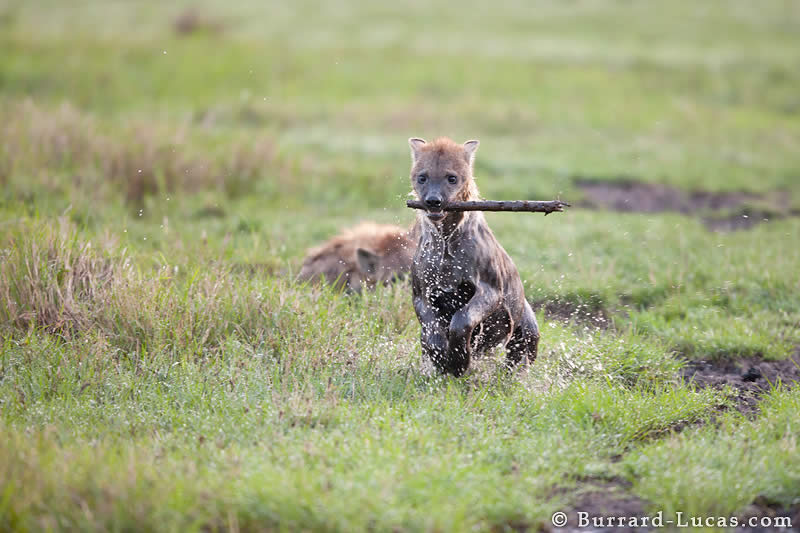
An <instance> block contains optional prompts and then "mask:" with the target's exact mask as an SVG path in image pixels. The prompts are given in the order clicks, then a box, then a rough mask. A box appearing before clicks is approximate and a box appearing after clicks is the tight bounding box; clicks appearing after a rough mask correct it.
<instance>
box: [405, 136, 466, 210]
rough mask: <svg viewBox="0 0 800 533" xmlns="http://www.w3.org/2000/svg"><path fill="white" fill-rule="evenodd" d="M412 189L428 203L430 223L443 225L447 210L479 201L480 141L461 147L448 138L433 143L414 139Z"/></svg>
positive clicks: (410, 142) (426, 204)
mask: <svg viewBox="0 0 800 533" xmlns="http://www.w3.org/2000/svg"><path fill="white" fill-rule="evenodd" d="M408 144H409V145H410V146H411V185H412V187H413V188H414V194H416V196H417V198H418V199H420V200H422V201H423V202H424V203H425V207H426V210H427V213H426V215H427V217H428V220H430V221H431V222H434V223H439V222H441V221H442V220H444V218H445V213H444V212H443V207H444V206H445V205H447V204H448V203H449V202H461V201H469V200H477V199H479V195H478V188H477V186H476V185H475V180H474V178H473V176H472V166H473V162H474V161H475V151H476V150H477V149H478V141H467V142H465V143H464V144H458V143H457V142H454V141H452V140H450V139H448V138H447V137H440V138H438V139H436V140H434V141H431V142H425V141H424V140H423V139H416V138H412V139H409V140H408Z"/></svg>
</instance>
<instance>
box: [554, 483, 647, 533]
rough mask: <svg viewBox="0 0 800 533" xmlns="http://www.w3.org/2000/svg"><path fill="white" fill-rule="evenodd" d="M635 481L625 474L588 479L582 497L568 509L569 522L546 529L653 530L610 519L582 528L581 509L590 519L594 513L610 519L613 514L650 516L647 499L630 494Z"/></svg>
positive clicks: (597, 532) (565, 532)
mask: <svg viewBox="0 0 800 533" xmlns="http://www.w3.org/2000/svg"><path fill="white" fill-rule="evenodd" d="M630 488H631V483H630V482H629V481H626V480H624V479H621V478H613V479H610V480H594V481H587V485H585V486H584V487H582V488H580V489H578V490H579V492H578V498H577V500H576V502H575V504H574V505H573V506H572V507H571V508H570V509H569V510H567V511H566V514H567V525H566V526H564V527H562V528H557V527H552V526H551V527H550V528H549V529H548V528H546V529H545V531H552V532H557V531H558V532H562V533H572V532H578V531H581V532H587V531H590V532H594V533H605V532H612V531H621V530H624V531H629V532H640V531H650V528H641V527H622V528H621V527H619V525H616V524H610V523H608V521H607V520H604V521H603V522H602V523H599V522H598V523H597V524H594V523H591V522H590V524H589V526H588V527H583V528H580V527H578V524H579V516H578V513H579V512H581V513H587V515H588V517H590V518H589V519H590V520H591V518H592V517H597V518H604V519H609V518H611V517H632V518H633V517H644V516H647V512H646V511H645V507H646V505H647V502H646V501H645V500H642V499H641V498H639V497H637V496H634V495H632V494H630V493H629V492H628V491H629V490H630Z"/></svg>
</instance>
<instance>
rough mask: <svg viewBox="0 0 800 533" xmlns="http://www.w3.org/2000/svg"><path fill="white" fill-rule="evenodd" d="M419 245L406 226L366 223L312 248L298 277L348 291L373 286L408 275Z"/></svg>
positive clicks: (356, 290)
mask: <svg viewBox="0 0 800 533" xmlns="http://www.w3.org/2000/svg"><path fill="white" fill-rule="evenodd" d="M416 248H417V245H416V241H415V240H413V239H412V237H411V235H410V234H409V232H408V230H407V229H406V228H401V227H398V226H390V225H383V224H373V223H362V224H359V225H357V226H355V227H353V228H349V229H347V230H345V231H344V232H342V233H341V234H340V235H337V236H336V237H334V238H332V239H330V240H328V241H327V242H326V243H324V244H322V245H321V246H317V247H316V248H312V249H311V250H309V252H308V254H307V255H306V257H305V259H304V260H303V266H302V268H301V270H300V273H299V274H298V276H297V277H298V279H299V280H301V281H325V282H327V283H329V284H331V285H333V286H334V287H336V288H338V289H344V290H346V291H348V292H360V291H361V290H362V289H364V288H367V289H373V288H375V287H376V286H377V285H386V284H388V283H390V282H391V281H393V280H394V279H395V278H402V277H404V276H405V274H406V273H407V272H408V271H409V270H411V262H412V260H413V258H414V253H415V251H416Z"/></svg>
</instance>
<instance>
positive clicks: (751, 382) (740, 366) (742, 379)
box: [682, 352, 800, 415]
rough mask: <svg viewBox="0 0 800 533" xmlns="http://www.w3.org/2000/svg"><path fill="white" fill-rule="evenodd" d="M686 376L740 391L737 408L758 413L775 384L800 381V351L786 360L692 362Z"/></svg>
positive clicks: (698, 383)
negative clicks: (761, 401)
mask: <svg viewBox="0 0 800 533" xmlns="http://www.w3.org/2000/svg"><path fill="white" fill-rule="evenodd" d="M682 375H683V378H684V379H686V380H687V381H690V382H692V383H694V384H695V386H696V387H699V388H704V387H714V388H722V387H724V386H726V385H728V386H730V387H732V388H733V389H734V390H735V391H736V406H735V407H736V409H737V410H738V411H739V412H741V413H744V414H747V415H752V414H755V413H757V412H758V400H759V399H760V398H761V396H762V395H763V394H764V393H765V392H767V391H769V390H770V389H771V388H772V386H773V385H776V384H777V383H779V382H780V383H783V384H784V385H785V386H793V384H794V383H796V382H798V381H800V353H797V352H795V354H794V355H793V356H792V357H790V358H788V359H784V360H782V361H765V360H764V359H762V358H759V357H746V358H741V359H715V360H712V361H689V362H688V363H687V364H686V366H684V367H683V371H682Z"/></svg>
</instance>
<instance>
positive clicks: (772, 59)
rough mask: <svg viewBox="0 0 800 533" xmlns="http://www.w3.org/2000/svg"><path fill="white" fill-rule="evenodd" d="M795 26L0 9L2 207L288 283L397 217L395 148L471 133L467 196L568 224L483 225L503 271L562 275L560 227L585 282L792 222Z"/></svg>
mask: <svg viewBox="0 0 800 533" xmlns="http://www.w3.org/2000/svg"><path fill="white" fill-rule="evenodd" d="M799 29H800V4H797V3H796V2H792V1H781V0H770V1H767V2H759V3H755V2H750V1H746V0H743V1H727V0H726V1H708V2H700V3H698V2H693V1H675V2H669V3H667V2H637V1H625V0H573V1H568V2H561V1H552V2H549V1H540V2H528V1H520V2H513V1H510V2H499V3H497V2H472V1H469V0H465V1H460V2H452V3H451V2H444V1H436V0H435V1H426V2H416V1H404V2H392V3H383V2H366V1H362V0H341V1H336V2H305V1H299V2H292V3H284V2H260V1H248V0H233V1H228V2H212V1H205V2H169V3H164V2H158V1H150V0H140V1H100V0H83V1H74V2H61V1H55V0H52V1H48V0H38V1H22V0H2V2H0V48H2V51H3V52H2V58H0V136H1V137H2V143H1V148H0V180H2V183H3V185H4V187H3V191H4V192H3V195H2V202H3V204H2V207H3V216H4V217H8V218H13V217H16V216H19V215H20V214H21V213H27V214H30V213H34V212H35V213H38V214H40V215H43V216H47V215H53V216H55V215H66V216H68V217H69V218H71V219H72V220H73V221H74V222H75V223H76V224H78V225H79V226H81V227H86V228H90V229H98V230H99V229H105V230H107V231H108V232H110V233H112V234H114V235H116V236H117V237H119V238H121V239H130V241H131V243H133V244H134V245H135V246H136V247H137V248H142V249H145V250H156V251H164V250H171V251H172V252H173V253H178V251H180V250H183V251H186V250H190V251H191V253H188V252H187V256H189V255H191V254H195V255H197V254H200V255H202V254H207V255H209V256H214V257H229V258H231V260H233V261H236V262H244V263H247V264H259V265H266V267H267V268H268V270H270V271H275V272H281V273H286V272H291V271H296V269H297V266H298V264H299V261H300V260H301V257H302V254H303V251H304V250H305V249H306V248H307V247H308V246H310V245H311V244H314V243H317V242H319V241H320V240H322V239H324V238H327V237H328V236H330V235H332V234H333V233H335V232H336V231H337V230H338V229H339V228H342V227H344V226H347V225H349V224H351V223H354V222H356V221H358V220H364V219H373V220H379V221H382V222H394V223H397V224H401V225H407V224H410V223H411V221H412V220H413V214H412V213H411V212H409V210H407V209H406V208H405V207H404V200H405V197H406V195H407V193H408V191H409V184H408V167H409V156H408V147H407V144H406V139H407V138H408V137H411V136H420V137H424V138H433V137H436V136H439V135H447V136H450V137H453V138H454V139H456V140H459V141H463V140H466V139H471V138H477V139H480V140H481V148H480V150H479V152H478V155H477V168H476V176H477V177H478V183H479V186H480V188H481V191H482V193H483V195H484V197H486V198H489V199H552V198H562V199H566V200H568V201H572V202H573V203H574V204H575V206H576V207H581V208H589V209H590V210H587V209H580V210H578V209H574V210H573V213H571V214H567V215H557V216H554V217H548V218H547V219H546V221H545V220H543V219H541V218H540V217H537V216H528V215H492V216H491V217H490V221H491V222H492V225H493V227H496V230H497V231H498V232H499V234H500V235H501V236H502V237H503V238H504V239H505V240H506V242H509V241H510V242H509V244H508V246H509V247H510V248H511V249H512V251H514V252H515V253H517V254H519V256H520V259H519V261H521V262H522V265H523V266H522V269H523V271H527V272H528V273H530V274H532V273H533V272H535V271H539V270H542V269H544V270H548V268H549V267H551V266H556V265H558V268H561V266H565V267H566V268H567V271H573V272H574V271H575V264H574V263H572V264H570V263H571V262H573V261H576V260H579V256H577V255H576V256H568V255H562V254H560V253H556V254H555V255H551V253H553V252H549V251H547V248H549V247H551V246H550V243H549V241H547V240H545V241H542V240H541V239H543V238H544V237H543V235H551V236H554V237H555V236H556V235H558V236H559V238H560V239H561V241H560V242H570V243H571V246H572V248H571V249H570V250H569V252H575V253H576V254H578V253H581V251H583V252H586V253H587V254H588V255H587V256H586V258H587V261H590V262H592V263H597V262H598V261H599V262H600V263H599V264H602V268H600V267H598V268H599V269H600V270H602V269H605V270H607V271H608V272H609V273H611V272H613V275H610V276H607V277H604V278H603V279H602V280H600V281H599V282H598V280H597V279H594V278H591V279H586V280H584V282H585V283H582V284H579V285H581V286H586V285H593V287H591V288H590V290H594V291H596V290H601V289H600V288H598V287H601V286H603V285H607V284H608V283H612V282H616V281H617V280H618V276H619V275H622V276H623V278H624V277H625V274H624V272H623V273H621V274H620V273H619V272H615V271H616V270H617V269H619V266H620V261H618V260H616V259H615V260H609V261H606V260H605V259H604V257H605V251H607V250H612V249H613V250H615V252H614V253H616V252H618V251H619V250H620V249H626V248H629V247H630V244H629V242H630V239H623V238H622V236H623V235H624V234H625V233H626V232H627V231H636V232H640V233H641V232H651V233H648V234H647V238H652V234H653V233H655V234H657V235H658V234H661V235H664V234H666V233H669V232H672V231H674V229H675V228H676V227H679V228H681V232H683V233H684V234H686V235H698V239H699V241H700V242H702V243H703V244H702V245H701V246H702V247H704V248H705V247H706V244H705V243H706V239H708V238H709V237H707V236H705V235H706V234H707V233H708V232H709V231H710V232H720V231H729V230H743V231H747V230H751V229H752V228H753V227H754V226H756V225H760V224H758V223H759V222H762V221H763V220H764V219H769V220H770V221H773V220H785V219H790V218H792V217H793V216H794V215H796V214H797V213H798V207H800V195H798V191H800V120H798V116H799V115H800V91H798V88H800V38H799V37H798V34H799V33H798V30H799ZM637 212H644V213H645V214H644V215H642V214H636V213H637ZM625 213H632V214H625ZM676 225H677V226H676ZM599 228H604V229H603V230H602V231H601V232H600V234H597V233H595V232H596V231H600V229H599ZM665 228H670V229H669V230H666V229H665ZM793 229H794V226H793V227H792V231H793ZM763 231H767V230H763ZM611 233H615V234H616V233H618V234H619V239H620V242H616V243H615V242H611V241H608V240H607V241H606V242H605V243H604V244H602V245H598V244H597V242H598V239H600V238H606V239H608V238H610V237H601V236H602V235H608V234H611ZM739 233H740V234H741V232H739ZM786 233H787V232H786V230H785V229H781V230H780V235H782V236H785V235H786ZM554 237H553V238H554ZM548 238H549V237H548ZM737 238H739V239H750V238H751V237H742V236H741V235H740V236H739V237H737ZM570 239H571V240H570ZM558 242H559V240H558V239H556V240H555V241H554V243H558ZM254 243H255V244H254ZM515 243H518V244H515ZM195 244H197V245H198V246H200V245H201V244H202V246H205V247H206V248H203V249H204V250H209V249H210V250H211V252H201V249H200V248H199V247H198V248H196V249H195V248H193V247H194V246H195ZM620 246H622V248H620ZM209 247H210V248H209ZM592 248H593V249H592ZM639 248H641V246H639ZM600 251H602V252H603V253H602V254H600V255H599V256H598V252H600ZM611 255H613V253H612V254H611ZM611 255H609V257H611ZM644 260H646V259H644ZM586 268H587V269H588V268H589V267H588V266H587V267H586ZM559 276H560V273H553V274H547V275H546V279H545V281H544V282H542V284H541V286H542V288H545V287H552V285H553V283H555V282H558V283H562V282H561V281H558V280H559V279H560V277H559ZM628 278H629V279H628V282H630V283H634V282H636V280H638V279H641V275H640V273H639V272H638V270H637V272H636V273H633V274H631V275H630V276H628ZM568 282H569V281H568V280H567V281H564V283H568ZM615 290H616V288H615V287H612V288H611V291H610V292H614V291H615ZM616 292H619V291H616Z"/></svg>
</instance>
